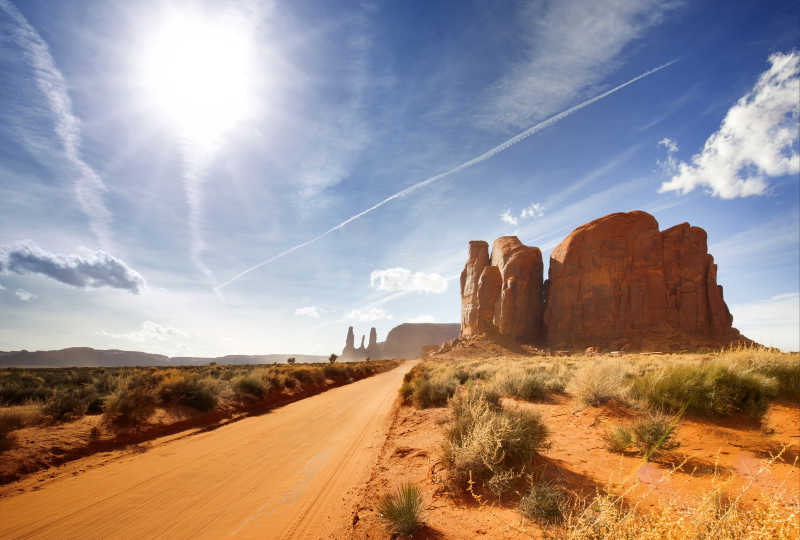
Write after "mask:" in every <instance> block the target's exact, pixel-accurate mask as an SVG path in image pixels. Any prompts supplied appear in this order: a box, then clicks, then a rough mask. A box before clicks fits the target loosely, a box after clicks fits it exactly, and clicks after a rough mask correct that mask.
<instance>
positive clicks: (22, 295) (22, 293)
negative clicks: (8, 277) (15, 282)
mask: <svg viewBox="0 0 800 540" xmlns="http://www.w3.org/2000/svg"><path fill="white" fill-rule="evenodd" d="M14 294H16V295H17V298H19V299H20V300H22V301H23V302H30V301H31V300H33V299H35V298H36V295H35V294H33V293H32V292H28V291H26V290H25V289H17V291H16V292H15V293H14Z"/></svg>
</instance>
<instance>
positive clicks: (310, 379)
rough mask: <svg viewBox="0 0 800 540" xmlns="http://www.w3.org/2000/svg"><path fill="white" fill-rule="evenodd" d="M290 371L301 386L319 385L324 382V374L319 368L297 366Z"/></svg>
mask: <svg viewBox="0 0 800 540" xmlns="http://www.w3.org/2000/svg"><path fill="white" fill-rule="evenodd" d="M292 373H293V374H294V377H295V378H296V379H297V380H298V381H300V384H301V385H302V386H321V385H322V384H323V383H324V382H325V375H324V374H323V373H322V370H320V369H313V368H312V369H308V368H298V369H295V370H293V371H292Z"/></svg>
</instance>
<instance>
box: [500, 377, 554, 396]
mask: <svg viewBox="0 0 800 540" xmlns="http://www.w3.org/2000/svg"><path fill="white" fill-rule="evenodd" d="M495 387H496V388H497V390H498V391H499V392H501V393H502V394H503V395H506V396H508V397H512V398H516V399H521V400H524V401H539V400H542V399H544V397H545V395H546V392H547V389H546V386H545V383H544V381H543V380H542V379H541V378H540V377H539V376H538V375H537V374H535V373H533V372H532V371H524V370H513V371H510V372H508V373H506V374H504V375H502V376H500V377H498V379H497V384H496V385H495Z"/></svg>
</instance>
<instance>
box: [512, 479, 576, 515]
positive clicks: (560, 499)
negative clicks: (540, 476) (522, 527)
mask: <svg viewBox="0 0 800 540" xmlns="http://www.w3.org/2000/svg"><path fill="white" fill-rule="evenodd" d="M565 503H566V496H565V495H564V492H563V491H561V490H560V489H558V488H556V487H554V486H552V485H551V484H536V485H534V486H532V487H531V490H530V491H529V492H528V494H527V495H525V496H524V497H522V498H521V499H520V501H519V506H518V508H519V511H520V513H521V514H522V515H523V516H525V517H526V518H528V519H532V520H538V521H543V522H545V523H558V522H560V521H562V520H563V519H564V511H565Z"/></svg>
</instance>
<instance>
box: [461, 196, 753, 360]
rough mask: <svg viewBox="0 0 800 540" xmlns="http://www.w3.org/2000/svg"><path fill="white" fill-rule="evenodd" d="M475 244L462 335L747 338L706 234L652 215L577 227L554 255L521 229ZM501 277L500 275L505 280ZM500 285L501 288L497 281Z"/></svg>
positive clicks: (579, 339) (547, 340)
mask: <svg viewBox="0 0 800 540" xmlns="http://www.w3.org/2000/svg"><path fill="white" fill-rule="evenodd" d="M487 248H488V245H487V244H486V243H485V242H482V243H479V242H470V250H469V258H468V260H467V264H466V265H465V267H464V272H462V274H461V295H462V332H461V335H462V337H468V336H471V335H475V334H477V333H483V332H485V333H490V334H491V333H492V332H496V333H498V334H500V335H503V336H508V337H512V338H514V339H516V340H517V341H519V342H522V343H534V344H539V345H546V346H549V347H552V348H559V349H560V348H573V349H574V348H582V347H587V346H596V347H603V348H614V349H619V348H623V347H628V348H633V349H665V350H669V349H673V348H685V347H698V346H720V345H724V344H728V343H730V342H733V341H737V340H743V339H744V338H742V336H741V335H740V334H739V332H738V331H737V330H736V329H734V328H732V327H731V324H732V322H733V318H732V317H731V314H730V312H729V311H728V308H727V306H726V305H725V301H724V300H723V298H722V287H721V286H719V285H717V282H716V265H715V264H714V259H713V257H712V256H711V255H710V254H708V250H707V246H706V233H705V231H703V229H700V228H698V227H691V226H689V224H687V223H683V224H681V225H677V226H675V227H672V228H670V229H668V230H666V231H663V232H660V231H659V229H658V223H657V222H656V220H655V218H653V216H651V215H650V214H647V213H645V212H638V211H636V212H629V213H617V214H611V215H608V216H605V217H603V218H600V219H597V220H594V221H592V222H590V223H587V224H586V225H583V226H581V227H578V228H577V229H575V230H574V231H572V233H570V234H569V236H567V237H566V238H565V239H564V241H562V242H561V243H560V244H559V245H558V246H557V247H556V248H555V249H554V250H553V252H552V254H551V256H550V270H549V279H548V281H547V282H543V281H542V277H543V276H542V259H541V252H540V251H539V250H538V248H533V247H527V246H525V245H523V244H522V243H521V242H520V241H519V239H517V238H516V237H514V236H510V237H509V236H504V237H501V238H498V239H497V240H496V241H495V242H494V245H493V246H492V253H491V257H489V256H488V253H485V250H486V249H487ZM498 275H499V279H498ZM498 282H499V286H498Z"/></svg>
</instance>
